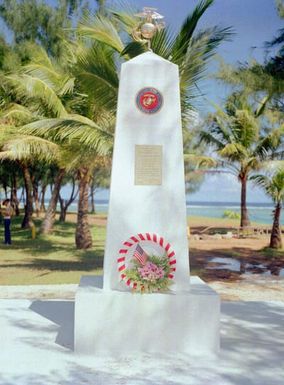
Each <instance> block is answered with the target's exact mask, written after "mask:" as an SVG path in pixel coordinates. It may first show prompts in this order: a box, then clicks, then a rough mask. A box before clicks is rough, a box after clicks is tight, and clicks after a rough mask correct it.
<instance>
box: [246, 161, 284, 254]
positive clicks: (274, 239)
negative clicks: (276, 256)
mask: <svg viewBox="0 0 284 385" xmlns="http://www.w3.org/2000/svg"><path fill="white" fill-rule="evenodd" d="M252 179H253V180H254V181H255V183H256V184H257V185H258V186H260V187H262V188H263V189H264V191H265V192H266V194H267V195H268V196H269V197H270V198H271V199H272V200H273V202H274V204H275V208H274V212H273V225H272V230H271V237H270V245H269V247H271V248H273V249H281V248H282V239H281V224H280V214H281V208H282V204H283V202H284V166H282V167H279V168H278V169H277V170H276V171H275V172H274V173H272V174H270V175H254V176H252Z"/></svg>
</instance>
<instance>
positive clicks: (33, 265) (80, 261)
mask: <svg viewBox="0 0 284 385" xmlns="http://www.w3.org/2000/svg"><path fill="white" fill-rule="evenodd" d="M72 258H73V259H68V260H66V259H65V260H63V259H48V258H34V259H31V260H29V261H26V262H25V261H23V262H22V263H10V264H9V263H5V264H0V268H24V269H31V270H48V271H52V272H54V271H72V272H74V271H93V270H97V269H102V268H103V259H104V258H103V251H102V250H96V251H94V250H86V251H83V252H81V253H80V255H77V256H73V257H72Z"/></svg>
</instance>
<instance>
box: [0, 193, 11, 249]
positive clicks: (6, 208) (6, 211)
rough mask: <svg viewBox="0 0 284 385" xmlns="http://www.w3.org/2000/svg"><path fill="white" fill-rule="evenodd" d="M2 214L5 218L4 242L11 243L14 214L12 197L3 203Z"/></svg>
mask: <svg viewBox="0 0 284 385" xmlns="http://www.w3.org/2000/svg"><path fill="white" fill-rule="evenodd" d="M1 208H2V215H3V218H4V243H5V245H11V243H12V242H11V229H10V226H11V217H12V215H13V208H12V206H11V201H10V199H5V200H4V202H3V203H2V207H1Z"/></svg>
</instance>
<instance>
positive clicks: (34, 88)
mask: <svg viewBox="0 0 284 385" xmlns="http://www.w3.org/2000/svg"><path fill="white" fill-rule="evenodd" d="M6 81H7V82H9V83H10V85H11V86H12V87H13V88H14V90H15V92H16V93H17V95H18V97H19V98H26V99H33V102H34V103H36V100H37V99H38V100H39V101H40V102H41V103H42V104H45V105H46V106H47V108H49V109H50V110H51V111H53V113H54V114H55V116H61V117H63V116H66V115H67V112H66V110H65V108H64V106H63V104H62V102H61V100H60V98H59V97H58V96H57V95H56V92H55V91H54V90H53V89H52V88H51V87H50V86H48V84H46V83H45V82H44V81H43V80H41V79H39V78H35V77H32V76H30V75H17V74H14V75H9V76H7V77H6Z"/></svg>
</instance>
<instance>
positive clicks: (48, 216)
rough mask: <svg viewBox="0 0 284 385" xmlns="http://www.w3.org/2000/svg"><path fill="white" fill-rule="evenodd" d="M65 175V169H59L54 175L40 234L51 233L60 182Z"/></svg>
mask: <svg viewBox="0 0 284 385" xmlns="http://www.w3.org/2000/svg"><path fill="white" fill-rule="evenodd" d="M64 175H65V169H64V168H61V169H60V170H59V172H58V174H57V175H56V178H55V182H54V186H53V190H52V195H51V199H50V201H49V205H48V209H47V211H46V213H45V217H44V220H43V222H42V225H41V232H42V234H49V233H50V232H51V231H52V228H53V224H54V221H55V213H56V206H57V202H58V197H59V191H60V187H61V183H62V180H63V178H64Z"/></svg>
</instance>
